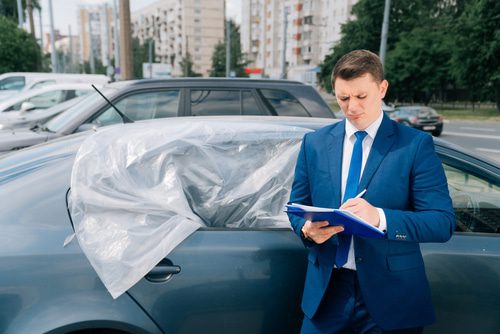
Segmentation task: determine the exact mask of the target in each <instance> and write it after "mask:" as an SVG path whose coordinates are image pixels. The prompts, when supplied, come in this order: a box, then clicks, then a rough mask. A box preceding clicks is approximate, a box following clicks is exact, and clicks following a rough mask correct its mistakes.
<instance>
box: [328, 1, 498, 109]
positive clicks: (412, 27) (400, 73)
mask: <svg viewBox="0 0 500 334" xmlns="http://www.w3.org/2000/svg"><path fill="white" fill-rule="evenodd" d="M383 7H384V0H360V1H359V2H358V3H357V4H356V5H354V6H353V9H352V14H353V15H354V16H355V17H356V19H354V20H352V21H349V22H347V23H346V24H344V25H343V26H342V27H341V36H342V37H341V40H340V42H339V43H338V44H337V45H335V46H334V48H333V49H332V52H331V54H329V55H328V56H327V57H326V58H325V60H324V63H323V64H322V65H321V73H320V82H321V84H322V85H323V86H324V87H325V88H326V90H327V91H331V83H330V75H331V72H332V69H333V66H334V65H335V63H336V62H337V61H338V60H339V59H340V57H341V56H343V55H344V54H346V53H348V52H349V51H352V50H355V49H368V50H371V51H373V52H375V53H378V51H379V45H380V35H381V28H382V20H383ZM499 19H500V2H499V1H497V0H453V1H450V0H398V1H392V2H391V9H390V19H389V38H388V41H387V53H386V55H387V56H386V63H385V72H386V77H387V78H388V80H389V83H390V86H389V91H388V98H389V99H398V100H401V101H416V102H424V103H427V102H429V101H430V100H431V98H433V99H442V100H445V99H446V98H447V94H448V93H449V92H451V91H453V92H461V97H462V98H464V96H465V98H466V99H471V100H477V99H483V100H485V99H486V100H491V99H492V98H493V97H495V98H496V102H497V108H498V105H499V104H500V24H499ZM499 110H500V108H499Z"/></svg>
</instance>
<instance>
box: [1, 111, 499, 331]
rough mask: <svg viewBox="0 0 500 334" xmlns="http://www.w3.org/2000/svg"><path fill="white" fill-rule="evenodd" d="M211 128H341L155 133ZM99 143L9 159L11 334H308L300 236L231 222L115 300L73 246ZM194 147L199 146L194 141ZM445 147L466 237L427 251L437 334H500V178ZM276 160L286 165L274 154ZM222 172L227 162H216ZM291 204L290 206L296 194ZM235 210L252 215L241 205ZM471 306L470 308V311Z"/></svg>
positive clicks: (67, 141) (6, 225) (4, 224)
mask: <svg viewBox="0 0 500 334" xmlns="http://www.w3.org/2000/svg"><path fill="white" fill-rule="evenodd" d="M207 120H210V122H217V123H218V124H221V125H224V126H225V127H226V128H227V129H232V128H234V124H240V125H241V124H254V125H257V126H258V125H259V124H262V125H265V124H270V123H272V124H275V125H276V126H279V128H280V129H283V130H284V132H287V131H289V130H290V129H297V128H303V129H311V130H314V129H317V128H319V127H323V126H326V125H328V124H330V123H331V122H335V120H329V119H315V118H307V119H306V118H297V117H194V118H192V117H190V118H183V119H180V118H179V119H176V120H174V122H171V121H170V120H151V121H146V123H144V124H151V125H154V124H159V125H160V126H165V127H166V129H167V130H168V127H169V126H181V127H182V126H189V125H191V124H192V123H195V122H197V123H202V122H207ZM183 124H184V125H183ZM137 125H141V124H126V125H117V127H121V128H120V131H122V132H123V133H127V129H129V128H130V127H136V126H137ZM143 128H147V127H143ZM287 129H288V130H287ZM97 131H98V132H100V131H105V130H104V129H98V130H97ZM167 132H168V131H167ZM226 133H227V131H224V132H222V133H215V134H218V135H219V136H214V138H226V139H227V135H226ZM92 134H93V132H84V133H80V134H75V135H72V136H67V137H65V138H60V139H58V140H54V141H52V142H49V143H46V144H44V145H39V146H36V147H33V148H28V149H26V150H22V151H20V152H17V153H15V154H10V155H6V156H3V157H1V158H0V227H1V229H2V233H1V234H0V277H2V279H1V280H0V291H3V293H2V295H1V297H2V298H1V299H0V315H1V319H2V321H1V323H0V325H1V326H2V327H1V329H2V332H3V333H6V334H10V333H47V332H54V333H69V332H78V331H79V330H83V329H85V330H87V331H86V332H85V333H92V330H97V329H99V330H101V331H100V332H99V331H96V332H98V333H103V332H105V333H116V332H113V331H112V330H120V331H119V333H121V334H122V333H124V332H125V333H200V332H203V333H222V334H224V333H294V332H298V331H299V329H300V323H301V319H302V316H303V315H302V313H301V311H300V299H301V291H302V290H301V288H300V287H301V286H302V285H303V279H304V276H305V270H306V263H307V250H306V249H305V248H304V246H303V244H302V242H301V241H300V240H299V238H298V237H297V236H296V235H295V234H294V232H293V231H292V230H291V229H290V228H289V227H271V226H270V225H269V224H267V225H266V227H261V226H260V227H254V228H250V229H249V228H239V227H234V226H232V222H233V221H232V220H231V219H228V220H227V221H226V222H225V224H223V225H220V226H218V227H217V228H212V227H205V228H201V229H199V230H197V231H196V232H195V233H193V234H192V235H191V236H190V237H189V238H187V239H186V240H184V241H183V242H182V243H181V244H179V246H177V248H175V249H174V250H173V251H172V252H171V253H170V254H169V255H168V256H167V257H165V258H164V259H163V260H162V261H161V262H160V263H158V265H157V267H155V268H154V269H153V270H152V271H150V272H149V273H148V274H146V275H145V276H144V277H143V278H141V279H140V281H139V282H137V283H136V284H135V285H134V286H133V287H132V288H130V289H129V290H128V291H127V292H126V293H124V294H123V295H121V296H120V297H118V298H117V299H113V298H112V297H111V295H110V294H109V293H108V291H107V290H106V288H105V287H104V285H103V284H102V283H101V281H100V279H99V277H98V276H97V274H96V273H95V271H94V270H93V268H92V267H91V265H90V263H89V261H88V260H87V258H86V257H85V255H84V254H83V252H82V250H81V248H80V247H79V245H78V243H76V242H72V243H70V244H69V245H67V246H66V247H63V246H62V244H63V241H64V240H65V238H66V237H67V236H68V235H70V234H71V233H73V227H72V224H73V221H72V218H71V216H70V214H69V212H70V211H69V210H68V199H69V200H71V194H70V191H69V190H70V179H71V174H72V169H73V161H74V159H75V155H76V152H77V151H78V149H79V148H80V145H81V143H82V142H83V141H84V140H85V139H86V138H88V137H89V136H90V135H92ZM246 134H247V135H246V136H245V133H242V134H241V138H242V141H233V142H232V143H231V145H234V147H240V146H241V145H242V143H244V145H243V146H245V147H246V146H248V145H253V144H259V145H261V144H262V140H264V141H266V140H269V141H271V142H272V141H273V140H275V139H276V138H281V137H283V136H282V134H283V133H281V132H280V131H276V132H275V133H273V134H272V135H271V134H270V135H269V136H260V137H258V136H256V135H255V133H254V132H252V131H249V132H248V133H246ZM124 140H126V136H124ZM227 142H228V143H229V142H230V141H229V140H227ZM184 143H185V144H186V145H189V143H190V141H188V140H185V141H184ZM434 143H435V148H436V152H437V154H438V155H439V157H440V159H441V161H442V163H443V167H444V170H445V173H446V175H447V179H448V186H449V189H450V194H451V197H452V200H453V207H454V210H455V212H456V214H457V225H456V232H455V234H454V235H453V237H452V238H451V240H450V241H448V242H446V243H423V244H421V248H422V253H423V256H424V262H425V266H426V272H427V275H428V278H429V282H430V285H431V290H432V295H433V302H434V305H435V309H436V313H437V319H438V320H437V323H436V324H435V325H432V326H429V327H427V328H426V329H425V333H426V334H430V333H436V334H437V333H475V332H477V333H481V334H496V333H498V329H499V323H498V300H499V298H500V285H499V284H498V277H499V275H500V272H499V270H500V269H499V268H500V267H499V265H498V264H499V259H500V243H499V242H498V240H499V236H500V234H499V233H500V230H499V227H500V166H499V165H498V163H495V162H491V161H489V160H487V159H485V158H482V157H478V156H476V155H474V154H471V153H469V152H467V151H465V150H464V149H462V148H460V147H458V146H456V145H452V144H449V143H448V142H446V141H443V140H440V139H438V138H435V139H434ZM195 151H196V150H193V152H195ZM254 152H255V151H254ZM219 153H220V154H222V155H223V154H226V153H227V151H226V150H219ZM241 154H244V152H242V153H241ZM184 156H186V155H184ZM198 158H199V157H198V155H196V154H195V155H194V156H193V157H192V163H191V164H186V168H187V169H188V168H194V170H196V168H199V166H200V161H199V159H198ZM269 158H270V159H277V158H278V157H277V156H276V155H275V154H271V155H269ZM214 160H215V161H217V160H218V159H217V158H216V156H214ZM235 160H236V159H235ZM155 161H156V160H155ZM141 163H142V160H141ZM235 163H237V161H235ZM202 165H203V166H205V165H204V164H202ZM142 168H147V166H142ZM247 169H248V168H246V166H245V168H232V169H231V170H232V171H233V173H231V176H232V177H233V178H235V179H238V178H239V177H241V170H247ZM290 173H293V171H292V170H290ZM192 175H193V176H194V179H190V183H189V184H188V187H187V188H186V191H187V192H193V191H196V186H197V184H198V183H197V182H196V178H197V177H198V176H200V174H199V173H194V174H192ZM209 175H211V174H209ZM118 181H119V180H118ZM221 181H223V180H221ZM124 184H125V183H124ZM138 185H139V184H138ZM199 193H203V192H199ZM283 196H284V197H287V196H288V194H287V192H286V191H283ZM70 202H71V201H70ZM197 204H198V205H201V204H202V202H200V203H197ZM231 205H233V206H234V207H240V206H244V204H243V203H239V202H236V203H235V202H231ZM110 209H111V208H110ZM250 218H252V217H250ZM208 223H209V222H208ZM117 226H119V224H117ZM221 245H223V247H221ZM27 268H29V270H27ZM478 282H479V283H480V284H478ZM464 301H466V302H467V307H463V303H464ZM46 319H50V321H47V320H46ZM221 324H223V325H221Z"/></svg>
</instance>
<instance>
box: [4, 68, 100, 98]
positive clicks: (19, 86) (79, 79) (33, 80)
mask: <svg viewBox="0 0 500 334" xmlns="http://www.w3.org/2000/svg"><path fill="white" fill-rule="evenodd" d="M70 82H73V83H88V84H94V85H105V84H107V83H109V82H110V80H109V78H108V77H107V76H105V75H102V74H69V73H38V72H9V73H3V74H0V101H3V100H5V99H7V98H10V97H13V96H15V95H16V94H19V93H22V92H26V91H29V90H31V89H35V88H40V87H43V86H47V85H53V84H60V83H70Z"/></svg>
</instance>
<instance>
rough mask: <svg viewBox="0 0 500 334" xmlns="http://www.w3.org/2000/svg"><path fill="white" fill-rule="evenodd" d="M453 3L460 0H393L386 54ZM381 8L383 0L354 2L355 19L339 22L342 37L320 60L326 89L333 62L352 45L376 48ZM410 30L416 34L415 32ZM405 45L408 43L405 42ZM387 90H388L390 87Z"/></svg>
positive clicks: (372, 49)
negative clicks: (403, 37) (343, 22)
mask: <svg viewBox="0 0 500 334" xmlns="http://www.w3.org/2000/svg"><path fill="white" fill-rule="evenodd" d="M454 3H457V4H458V3H461V0H457V1H454V2H453V1H448V0H440V1H434V0H398V1H392V3H391V9H390V21H389V38H388V40H387V58H389V57H390V53H391V52H392V50H393V49H394V48H395V47H396V44H397V42H398V41H399V40H400V39H401V37H402V36H406V38H410V37H411V32H412V31H413V30H414V29H417V28H421V27H422V26H424V25H430V26H431V27H432V26H433V25H434V24H435V23H436V21H437V20H438V18H439V13H441V12H445V9H447V8H448V6H450V4H454ZM383 11H384V0H360V1H359V2H358V3H356V4H355V5H354V6H353V8H352V14H353V15H354V16H355V19H354V20H352V21H348V22H347V23H346V24H344V25H342V27H341V36H342V37H341V40H340V41H339V43H338V44H337V45H335V46H334V48H333V49H332V53H331V54H329V55H328V56H327V57H326V58H325V61H324V63H323V64H321V73H320V82H321V83H322V85H323V87H325V89H326V90H327V91H331V83H330V75H331V73H332V70H333V66H334V65H335V63H336V62H337V61H338V60H339V59H340V57H342V56H343V55H344V54H346V53H348V52H350V51H352V50H355V49H367V50H370V51H372V52H375V53H378V52H379V48H380V37H381V28H382V20H383ZM429 29H430V28H429ZM405 34H406V35H405ZM413 34H414V35H417V36H418V35H419V33H418V32H416V33H413ZM404 46H405V47H406V46H407V45H406V44H404ZM401 47H402V46H401ZM415 68H418V66H415ZM387 70H389V69H387ZM387 72H388V71H387ZM389 92H391V89H390V90H389Z"/></svg>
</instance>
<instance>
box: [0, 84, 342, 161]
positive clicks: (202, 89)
mask: <svg viewBox="0 0 500 334" xmlns="http://www.w3.org/2000/svg"><path fill="white" fill-rule="evenodd" d="M102 93H103V94H104V95H105V96H106V97H107V98H108V99H109V100H110V101H111V102H112V103H114V104H115V105H116V107H117V108H118V109H119V110H120V111H121V112H122V113H123V114H124V115H125V116H126V117H127V118H129V119H131V120H133V121H137V120H144V119H151V118H164V117H178V116H207V115H208V116H212V115H267V116H303V117H325V118H334V117H335V116H334V115H333V113H332V111H331V109H330V107H328V105H327V104H326V102H325V101H324V100H323V99H322V98H321V97H320V95H319V94H318V92H317V91H316V90H315V89H314V88H312V87H311V86H308V85H304V84H303V83H300V82H295V81H288V80H254V79H251V80H250V79H220V78H219V79H214V78H211V79H207V78H200V79H168V80H137V81H121V82H116V83H112V84H110V85H107V86H105V87H104V88H103V89H102ZM122 122H123V118H122V116H120V114H119V113H118V112H116V110H115V109H114V108H113V107H111V106H110V105H109V104H108V103H107V102H106V101H105V100H104V99H103V98H102V97H101V96H99V95H98V93H95V94H92V95H90V96H89V97H87V98H86V99H84V100H83V101H81V102H80V103H78V104H76V105H75V106H73V107H71V108H69V109H68V110H66V111H65V112H63V113H62V114H60V115H58V116H56V117H55V118H53V119H52V120H50V121H49V122H47V123H45V124H44V125H41V126H37V127H34V128H31V129H22V130H21V129H19V130H16V131H15V132H13V131H9V132H7V131H2V132H0V153H1V152H8V151H11V150H18V149H21V148H24V147H27V146H31V145H35V144H39V143H43V142H45V141H47V140H51V139H54V138H58V137H61V136H65V135H69V134H72V133H76V132H81V131H86V130H90V129H95V128H97V127H101V126H106V125H111V124H116V123H122Z"/></svg>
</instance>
